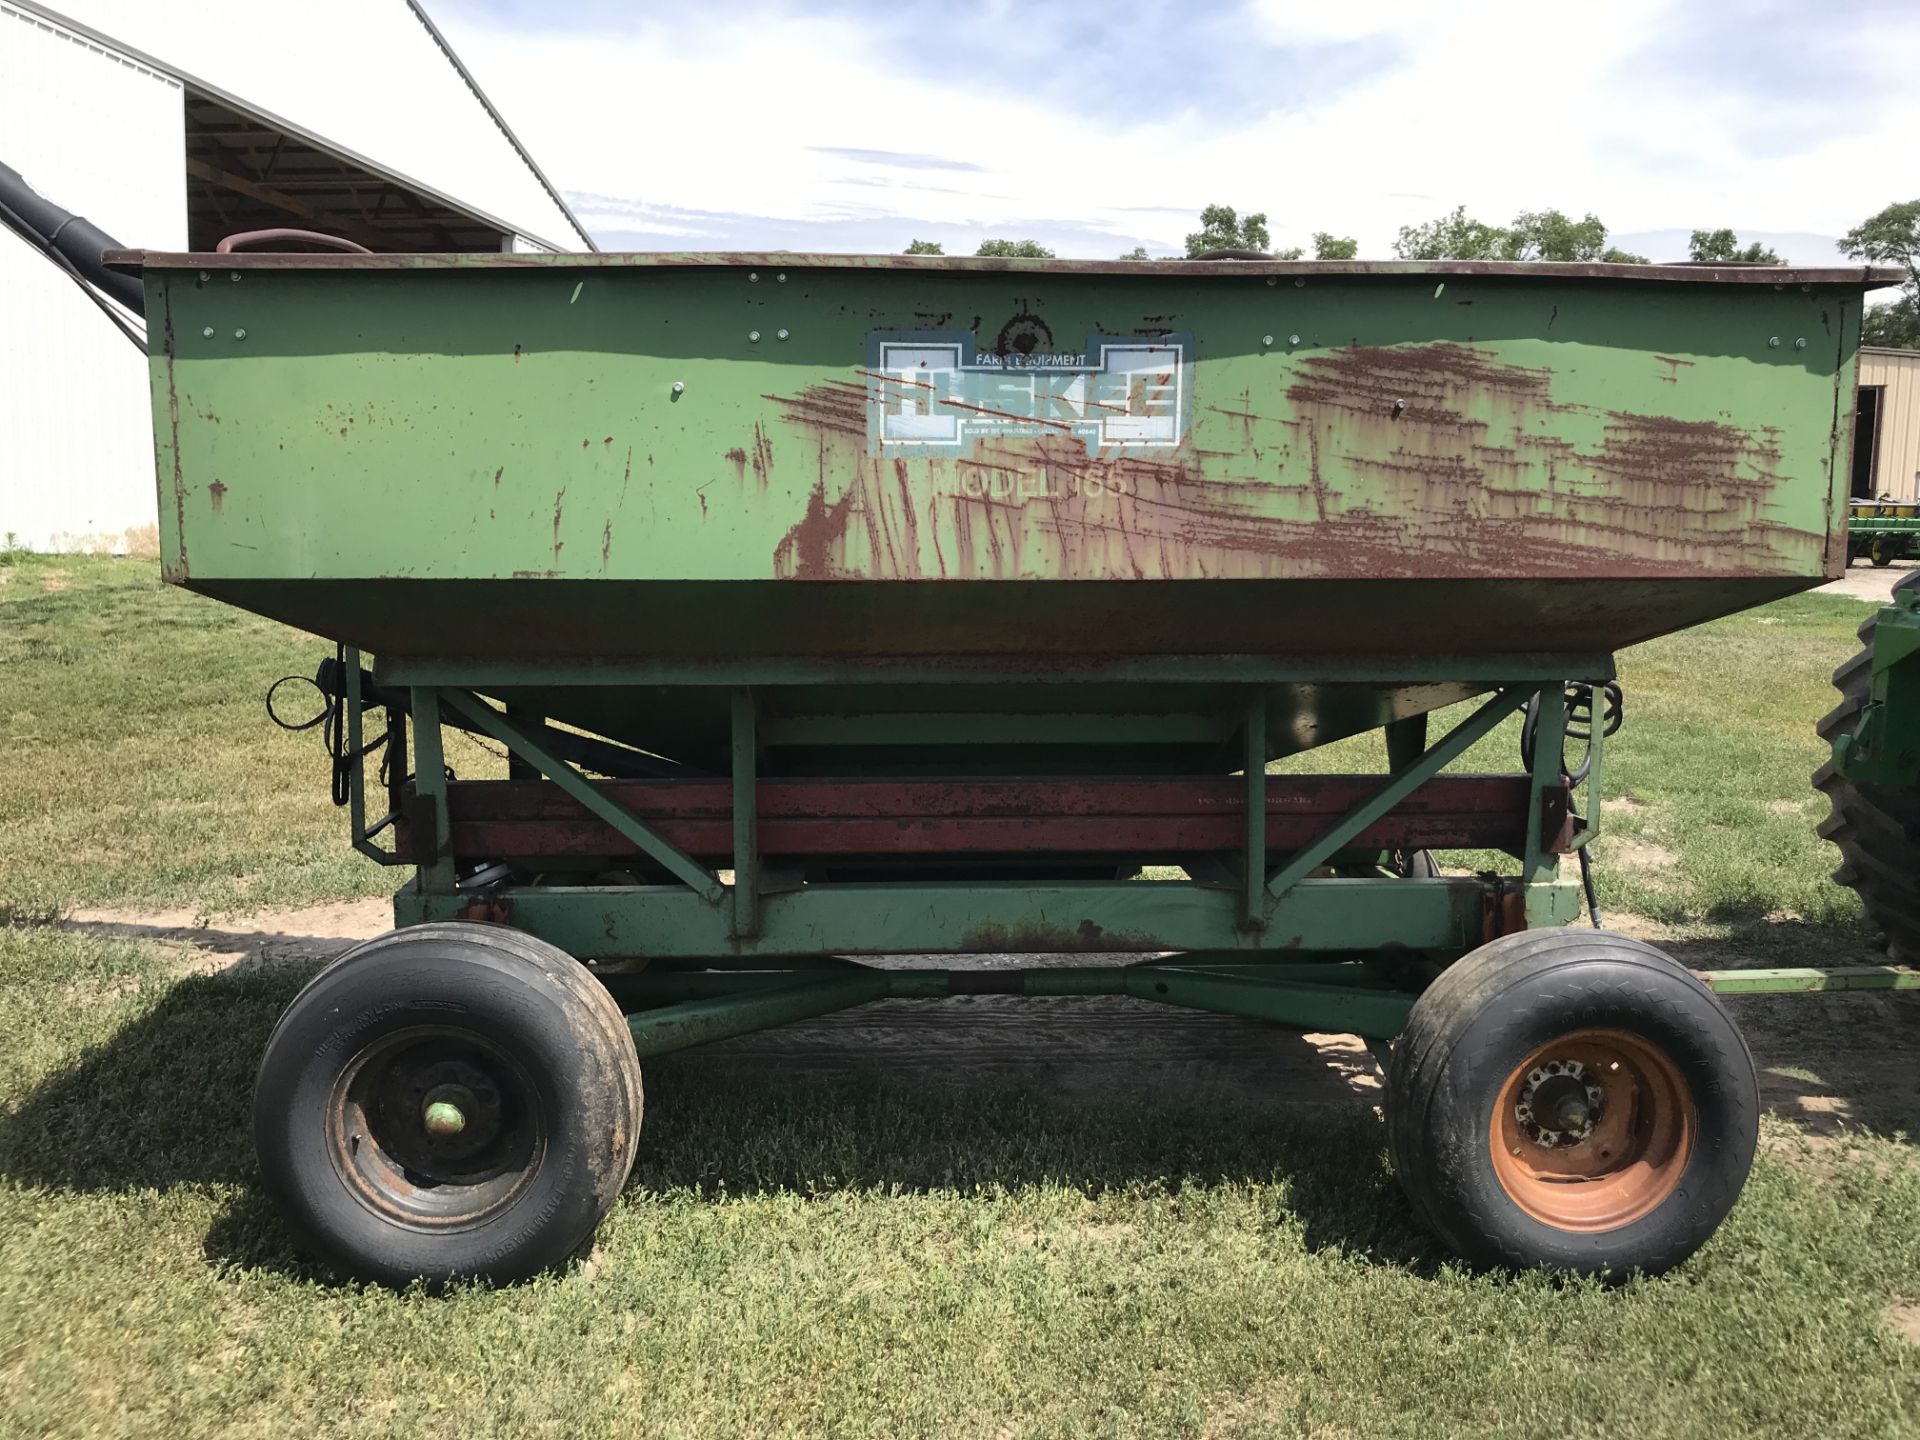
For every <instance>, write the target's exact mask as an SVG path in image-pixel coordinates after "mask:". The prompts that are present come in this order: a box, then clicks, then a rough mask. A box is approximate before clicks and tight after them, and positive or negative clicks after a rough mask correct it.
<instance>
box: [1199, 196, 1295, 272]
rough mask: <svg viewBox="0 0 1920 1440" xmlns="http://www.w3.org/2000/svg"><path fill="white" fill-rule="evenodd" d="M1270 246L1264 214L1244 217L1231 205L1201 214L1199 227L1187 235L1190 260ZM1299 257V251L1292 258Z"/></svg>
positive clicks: (1219, 206)
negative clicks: (1226, 251)
mask: <svg viewBox="0 0 1920 1440" xmlns="http://www.w3.org/2000/svg"><path fill="white" fill-rule="evenodd" d="M1271 244H1273V237H1272V236H1271V235H1269V234H1268V233H1267V217H1266V213H1265V212H1264V211H1262V212H1261V213H1259V214H1255V215H1247V216H1244V217H1243V216H1241V215H1239V214H1237V213H1236V212H1235V211H1234V208H1233V207H1232V206H1231V205H1209V206H1207V208H1206V209H1204V210H1202V211H1201V212H1200V228H1199V229H1198V230H1196V231H1194V232H1193V234H1191V235H1189V236H1187V258H1188V259H1189V260H1191V259H1193V258H1194V257H1195V256H1197V255H1204V254H1206V253H1207V252H1208V251H1209V250H1265V249H1266V248H1267V247H1268V246H1270V245H1271ZM1299 256H1300V252H1299V251H1297V250H1296V251H1294V253H1293V256H1292V257H1291V258H1293V259H1298V258H1299Z"/></svg>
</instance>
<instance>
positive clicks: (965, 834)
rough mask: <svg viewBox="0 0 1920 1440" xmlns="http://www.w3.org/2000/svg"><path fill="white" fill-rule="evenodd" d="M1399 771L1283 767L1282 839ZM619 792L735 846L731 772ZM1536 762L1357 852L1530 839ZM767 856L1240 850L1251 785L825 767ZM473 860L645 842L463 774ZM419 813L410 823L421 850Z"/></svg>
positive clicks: (1446, 784) (458, 792) (764, 792)
mask: <svg viewBox="0 0 1920 1440" xmlns="http://www.w3.org/2000/svg"><path fill="white" fill-rule="evenodd" d="M1382 783H1384V782H1383V778H1382V777H1380V776H1377V775H1285V776H1281V775H1276V776H1273V777H1271V778H1270V779H1269V780H1268V782H1267V848H1268V850H1269V852H1270V853H1285V852H1288V851H1294V850H1298V849H1300V848H1302V847H1303V846H1305V845H1308V844H1310V843H1312V841H1313V840H1314V838H1315V837H1316V836H1318V835H1319V834H1320V833H1321V832H1323V831H1324V830H1325V829H1326V828H1327V827H1328V826H1329V825H1332V824H1333V823H1334V822H1336V821H1337V820H1339V818H1340V817H1341V816H1343V815H1345V814H1346V813H1347V812H1348V811H1350V810H1352V809H1353V808H1354V807H1355V806H1357V805H1359V804H1361V803H1363V802H1364V801H1365V800H1366V799H1367V798H1368V797H1370V796H1371V795H1372V794H1373V793H1374V791H1375V790H1377V789H1378V787H1379V786H1380V785H1381V784H1382ZM601 789H603V790H604V791H605V792H606V793H607V794H608V795H609V796H610V797H611V798H613V799H615V800H617V801H618V802H619V803H620V804H621V805H623V806H624V807H626V808H627V809H628V810H630V811H632V812H633V813H634V814H635V815H636V816H637V817H639V818H640V819H641V820H643V821H645V822H646V823H647V824H648V825H649V826H650V827H652V828H653V829H654V830H656V831H657V832H658V833H659V834H660V835H662V836H663V837H664V838H666V839H667V840H670V841H671V842H672V843H673V844H675V845H677V846H678V847H680V848H681V849H682V850H684V851H686V852H687V853H688V854H690V855H693V856H695V857H697V858H699V859H701V860H703V861H711V862H721V863H725V862H726V861H728V860H729V859H730V857H731V855H732V849H733V810H732V788H731V784H730V782H729V781H727V780H725V779H712V780H708V779H701V780H609V781H603V782H601ZM1528 790H1529V785H1528V779H1527V777H1526V776H1525V775H1439V776H1435V777H1434V778H1433V779H1432V780H1429V781H1428V782H1427V783H1426V784H1425V785H1423V786H1421V787H1420V788H1419V789H1418V790H1416V791H1415V792H1414V793H1413V794H1412V795H1411V796H1409V797H1408V798H1407V800H1405V801H1404V802H1402V803H1401V804H1400V805H1399V806H1397V807H1395V808H1394V809H1393V810H1392V811H1391V812H1389V813H1388V814H1387V815H1386V816H1385V817H1384V818H1383V819H1381V820H1380V821H1379V822H1378V823H1376V824H1374V825H1372V826H1370V827H1368V829H1366V830H1365V831H1363V832H1362V833H1361V835H1360V838H1359V839H1358V840H1357V841H1356V842H1355V848H1358V849H1379V850H1398V849H1436V850H1464V849H1488V850H1508V851H1516V852H1517V851H1518V850H1519V848H1520V847H1521V846H1522V844H1523V843H1524V842H1525V839H1526V829H1527V815H1526V807H1527V795H1528ZM759 800H760V805H759V832H760V851H761V853H762V854H763V855H774V856H784V855H795V856H799V855H808V856H816V855H839V856H850V855H967V854H973V855H982V854H1004V855H1013V854H1074V855H1101V854H1109V855H1142V854H1151V855H1181V854H1204V853H1207V852H1212V851H1232V850H1237V849H1239V848H1240V846H1241V845H1242V843H1243V842H1244V839H1245V827H1244V826H1243V824H1242V820H1241V816H1242V814H1243V811H1244V806H1245V801H1246V796H1245V782H1244V781H1243V780H1241V779H1239V778H1237V777H1234V776H1204V777H1194V778H1184V779H1130V778H1122V779H1048V780H998V779H995V780H978V779H964V780H876V779H859V780H832V779H826V780H820V779H766V780H762V781H761V782H760V784H759ZM1544 803H1545V805H1546V807H1547V813H1546V817H1545V819H1546V824H1545V827H1544V833H1545V834H1547V835H1553V836H1562V837H1564V835H1565V833H1566V831H1567V829H1568V827H1569V821H1568V816H1567V809H1568V805H1567V792H1566V791H1565V790H1564V789H1558V790H1555V791H1551V792H1549V793H1548V794H1547V795H1546V796H1545V797H1544ZM447 809H448V814H449V817H450V819H451V822H452V838H453V853H454V855H455V856H456V857H457V858H460V859H496V860H501V859H504V860H540V859H558V858H566V857H577V856H593V857H608V858H615V857H623V856H629V855H633V854H636V853H638V852H637V851H636V849H635V847H634V846H633V845H632V844H631V843H630V842H629V841H627V840H626V839H624V838H623V837H621V836H620V835H619V834H617V833H616V832H615V831H614V830H613V829H612V828H611V827H609V826H607V825H606V824H604V823H603V822H601V821H600V820H599V819H597V818H596V817H595V816H593V815H592V814H590V813H589V812H588V811H587V810H586V809H585V808H584V807H582V806H581V805H579V804H578V803H577V802H575V801H574V800H572V799H571V798H569V797H568V796H567V795H566V794H564V793H563V792H562V791H561V790H560V789H559V788H558V787H557V786H555V785H553V784H551V783H549V782H547V781H545V780H459V781H454V782H452V783H450V784H449V785H448V787H447ZM416 828H419V829H420V830H423V831H424V829H425V827H416V825H415V824H414V823H412V817H411V816H409V817H407V818H406V819H403V820H402V822H401V823H400V825H399V826H398V827H397V830H398V834H397V844H398V845H399V849H400V854H401V855H402V857H404V858H407V859H414V858H416V852H415V850H414V845H413V837H414V835H415V833H416Z"/></svg>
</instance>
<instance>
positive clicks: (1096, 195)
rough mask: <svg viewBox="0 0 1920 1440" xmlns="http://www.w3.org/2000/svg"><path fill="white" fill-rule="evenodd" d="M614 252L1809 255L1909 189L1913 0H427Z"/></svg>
mask: <svg viewBox="0 0 1920 1440" xmlns="http://www.w3.org/2000/svg"><path fill="white" fill-rule="evenodd" d="M428 3H429V7H430V9H431V11H432V13H433V15H434V18H435V20H436V21H437V22H438V23H439V24H440V25H441V27H442V28H443V29H444V30H445V31H446V32H447V34H448V38H449V39H450V40H451V41H452V42H453V44H454V46H455V48H456V49H457V50H458V51H459V52H460V54H461V56H462V58H463V59H464V60H465V61H466V62H467V64H468V66H469V67H470V68H471V69H472V70H473V71H474V72H475V74H476V76H477V77H478V78H479V80H480V82H481V83H482V84H483V85H484V86H485V87H486V89H487V91H488V93H489V94H490V95H491V96H492V98H493V99H494V101H495V103H496V104H498V105H499V106H500V108H501V109H502V111H503V112H504V113H505V114H506V116H507V118H508V120H509V121H510V122H511V123H512V125H513V126H514V128H515V130H516V131H518V133H519V134H520V136H521V138H522V139H523V140H524V141H525V142H526V143H527V145H528V147H529V149H531V150H532V152H533V153H534V154H535V155H536V156H537V157H538V158H539V160H540V163H541V165H542V166H543V167H544V168H545V169H546V171H547V173H548V175H549V176H550V177H551V178H552V179H553V181H554V183H555V184H556V185H557V186H558V187H559V188H560V189H561V191H562V192H563V193H564V194H565V195H566V196H567V199H568V203H569V204H570V205H572V207H573V208H574V210H575V213H577V214H578V215H579V216H580V218H581V220H582V221H583V222H584V223H585V224H586V225H587V227H588V229H589V230H590V231H591V232H592V233H593V235H594V236H595V238H596V240H598V242H599V243H600V244H601V245H602V246H603V247H604V248H608V249H639V250H647V249H702V250H704V249H749V250H750V249H787V250H868V251H897V250H900V249H902V248H903V247H904V246H905V245H906V244H907V242H908V241H909V240H912V239H915V238H921V239H932V240H939V241H941V242H942V243H944V244H945V245H946V247H947V250H948V251H949V253H965V252H969V251H971V250H972V249H973V248H974V246H975V245H977V244H978V243H979V241H980V240H981V239H982V238H985V237H987V236H1007V237H1011V238H1033V239H1037V240H1040V241H1042V242H1043V243H1045V244H1047V245H1049V246H1051V247H1053V248H1054V249H1055V250H1057V251H1059V252H1060V253H1061V254H1070V255H1092V256H1110V255H1117V254H1119V253H1121V252H1123V251H1126V250H1130V249H1131V248H1132V247H1133V246H1135V245H1144V246H1146V247H1147V248H1148V250H1149V251H1151V252H1153V253H1174V252H1178V251H1179V250H1180V248H1181V240H1182V237H1183V236H1184V235H1185V233H1186V232H1187V231H1188V230H1189V229H1192V228H1193V227H1194V217H1195V216H1196V215H1197V212H1198V211H1199V209H1200V207H1201V206H1203V205H1205V204H1207V203H1209V202H1212V201H1222V202H1225V203H1227V204H1231V205H1235V206H1238V207H1239V208H1241V209H1242V210H1264V211H1265V212H1266V213H1267V214H1268V216H1269V217H1270V221H1271V223H1272V227H1273V230H1274V239H1275V243H1276V244H1280V245H1293V244H1307V243H1309V236H1310V235H1311V233H1312V232H1313V231H1315V230H1322V229H1324V230H1331V231H1334V232H1335V233H1339V234H1348V235H1353V236H1356V237H1357V238H1358V239H1359V240H1360V243H1361V253H1362V254H1363V255H1386V254H1388V253H1390V249H1391V244H1392V240H1393V237H1394V234H1395V232H1396V231H1397V230H1398V228H1399V227H1400V226H1401V225H1404V224H1409V223H1417V222H1419V221H1422V220H1425V219H1429V218H1431V217H1433V216H1434V215H1437V214H1440V213H1442V212H1444V211H1446V210H1448V209H1450V208H1452V207H1453V206H1454V205H1465V206H1467V207H1468V209H1469V211H1471V212H1472V213H1474V214H1476V215H1478V216H1480V217H1481V218H1484V219H1487V220H1492V221H1503V220H1506V219H1509V218H1511V217H1512V216H1513V215H1514V214H1515V213H1516V212H1517V211H1519V210H1522V209H1539V208H1545V207H1549V206H1556V207H1559V208H1561V209H1565V210H1568V211H1571V212H1574V213H1576V214H1577V213H1583V212H1585V211H1588V210H1592V211H1594V212H1596V213H1598V214H1599V215H1600V216H1601V217H1602V218H1603V219H1604V220H1606V222H1607V223H1608V224H1609V225H1610V226H1611V227H1612V229H1613V231H1614V234H1615V238H1616V240H1617V242H1618V243H1621V244H1624V245H1626V246H1627V247H1629V248H1631V249H1637V250H1640V251H1643V252H1645V253H1647V254H1650V255H1652V256H1653V258H1655V259H1666V258H1676V257H1678V256H1680V255H1682V254H1683V253H1684V250H1685V245H1686V235H1687V232H1688V231H1689V230H1690V229H1692V228H1694V227H1695V226H1702V227H1718V226H1722V225H1729V226H1733V227H1734V228H1736V229H1738V230H1739V231H1740V232H1741V234H1742V235H1743V237H1747V238H1758V239H1764V240H1767V241H1768V242H1769V243H1771V244H1773V245H1774V246H1775V247H1776V248H1778V249H1780V250H1781V251H1782V253H1783V254H1785V255H1786V257H1787V258H1788V259H1790V260H1797V261H1803V262H1814V261H1823V260H1829V259H1832V258H1833V256H1834V251H1833V245H1832V237H1833V236H1835V235H1838V234H1839V233H1840V232H1842V231H1843V230H1845V229H1847V228H1848V227H1849V226H1851V225H1853V224H1855V223H1857V222H1858V221H1859V220H1861V219H1863V218H1864V217H1865V216H1867V215H1868V214H1870V213H1872V212H1873V211H1875V210H1877V209H1879V208H1880V207H1881V206H1882V205H1885V204H1886V203H1888V202H1889V201H1892V200H1896V199H1903V198H1911V195H1910V193H1909V192H1910V191H1911V190H1912V189H1913V185H1912V184H1911V182H1910V180H1909V178H1908V177H1909V175H1910V173H1911V168H1910V166H1909V165H1908V164H1907V159H1908V152H1909V150H1910V144H1911V141H1910V138H1908V137H1912V136H1914V135H1916V134H1920V98H1915V97H1916V96H1920V87H1916V86H1914V85H1913V84H1912V81H1911V76H1910V72H1911V59H1912V57H1913V56H1914V55H1915V54H1920V0H1613V3H1611V4H1608V5H1605V6H1598V5H1592V6H1589V5H1571V4H1565V3H1554V0H1457V3H1455V4H1451V5H1443V4H1440V3H1437V0H1371V3H1349V4H1347V5H1344V6H1343V5H1340V4H1338V3H1337V0H1311V3H1308V0H1187V3H1183V4H1182V3H1175V4H1164V5H1162V4H1155V3H1151V0H1149V3H1138V0H1136V3H1133V4H1119V3H1113V0H1105V3H1103V0H1071V3H1059V0H979V3H972V4H963V5H935V4H933V3H931V0H886V3H883V0H839V3H800V0H737V3H719V4H711V5H702V4H700V3H698V0H693V3H679V4H672V5H668V4H661V3H650V4H640V3H624V4H622V3H614V0H578V3H572V4H562V5H554V4H550V3H549V4H539V3H532V0H428Z"/></svg>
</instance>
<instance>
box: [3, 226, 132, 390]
mask: <svg viewBox="0 0 1920 1440" xmlns="http://www.w3.org/2000/svg"><path fill="white" fill-rule="evenodd" d="M0 216H4V217H5V218H6V222H7V228H8V229H9V230H11V231H13V233H14V234H16V235H18V236H19V237H20V238H21V239H22V240H25V241H27V242H28V243H29V244H31V245H32V246H33V247H34V248H35V249H36V250H38V251H39V252H40V253H41V254H42V255H45V256H46V257H47V258H48V259H49V260H51V261H53V263H54V264H56V265H58V266H59V267H60V273H61V274H63V275H65V276H66V277H67V278H68V279H69V280H71V281H73V283H74V284H76V285H78V286H79V287H80V293H81V294H83V295H85V296H86V297H87V299H89V300H91V301H92V302H93V303H94V304H95V305H97V306H99V307H100V313H101V314H102V315H104V316H106V317H107V319H109V320H111V321H112V322H113V324H114V328H115V329H117V330H118V331H119V332H120V333H121V334H122V335H124V336H126V337H127V339H128V340H130V341H132V342H133V345H134V348H135V349H137V350H138V351H139V352H140V353H141V354H142V355H145V354H146V353H147V337H146V335H145V334H143V333H142V332H140V331H138V330H135V329H134V328H133V326H132V325H130V324H128V323H127V320H126V318H125V317H124V316H122V315H121V314H120V312H119V311H117V310H115V309H114V308H113V307H112V305H110V304H109V303H108V302H107V300H106V299H105V298H104V297H103V296H102V295H101V294H100V292H99V291H98V290H95V289H94V288H93V286H91V285H89V284H88V283H87V277H86V276H84V275H82V274H81V273H80V272H79V271H78V270H76V269H75V268H74V265H73V262H72V261H71V260H69V259H68V258H67V257H66V256H64V255H62V254H61V253H60V252H59V251H58V250H57V249H55V248H54V246H53V244H52V242H50V241H46V240H42V239H41V238H40V236H39V235H38V234H37V233H36V232H35V231H33V230H30V229H28V228H27V222H26V221H24V220H22V219H21V218H20V216H19V214H18V213H17V212H16V211H15V210H13V208H12V207H11V206H9V205H7V204H6V202H5V201H0Z"/></svg>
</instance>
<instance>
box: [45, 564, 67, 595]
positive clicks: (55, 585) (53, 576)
mask: <svg viewBox="0 0 1920 1440" xmlns="http://www.w3.org/2000/svg"><path fill="white" fill-rule="evenodd" d="M66 588H67V572H66V571H64V570H42V571H41V572H40V590H41V593H42V594H46V595H58V594H59V593H60V592H61V591H62V590H64V589H66Z"/></svg>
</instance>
